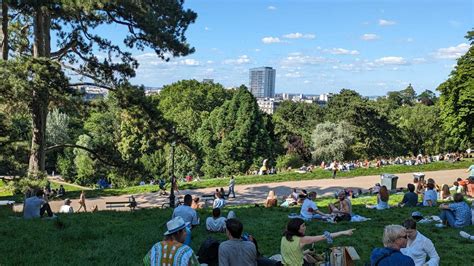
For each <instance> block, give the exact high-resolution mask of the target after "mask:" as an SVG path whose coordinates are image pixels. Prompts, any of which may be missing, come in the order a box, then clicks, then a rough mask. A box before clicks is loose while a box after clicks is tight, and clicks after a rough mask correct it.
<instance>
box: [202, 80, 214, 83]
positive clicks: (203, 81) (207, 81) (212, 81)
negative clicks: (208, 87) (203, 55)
mask: <svg viewBox="0 0 474 266" xmlns="http://www.w3.org/2000/svg"><path fill="white" fill-rule="evenodd" d="M202 83H214V79H203V80H202Z"/></svg>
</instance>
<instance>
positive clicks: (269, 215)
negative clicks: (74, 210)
mask: <svg viewBox="0 0 474 266" xmlns="http://www.w3.org/2000/svg"><path fill="white" fill-rule="evenodd" d="M400 199H401V196H400V195H393V196H391V198H390V204H396V203H397V202H398V201H400ZM375 200H376V199H375V197H365V198H358V199H354V200H353V209H354V212H355V213H356V214H359V215H362V216H365V217H370V218H372V220H370V221H366V222H361V223H349V222H341V223H339V224H328V223H324V222H319V221H313V222H310V223H308V224H307V225H308V228H307V231H306V232H307V234H308V235H315V234H322V233H323V232H324V231H325V230H328V231H331V232H334V231H338V230H345V229H349V228H356V229H357V230H356V231H355V233H354V235H353V236H352V237H340V238H336V239H335V241H334V245H336V246H340V245H350V246H354V247H355V248H356V250H357V252H358V253H359V255H360V256H361V259H362V260H361V261H359V263H358V265H363V264H364V263H365V262H368V261H369V257H370V252H371V250H372V249H373V248H374V247H381V246H382V232H383V228H384V226H385V225H388V224H400V223H401V222H402V221H403V220H404V219H405V218H408V217H410V214H411V212H412V211H414V210H419V211H421V212H422V213H423V215H437V214H439V211H438V209H437V208H393V209H389V210H383V211H377V210H370V209H366V208H365V207H364V205H365V204H366V203H375ZM333 201H334V199H323V200H317V204H318V206H319V207H320V208H321V209H322V210H324V209H325V207H326V206H327V204H328V203H329V202H333ZM228 210H234V211H235V212H236V214H237V216H238V217H239V219H240V220H241V221H242V222H243V224H244V231H245V232H248V233H249V234H251V235H254V236H255V237H256V239H257V240H258V243H259V248H260V252H261V253H263V254H265V255H267V256H269V255H273V254H277V253H280V239H281V233H282V232H283V230H284V228H285V225H286V223H287V222H288V218H287V215H288V214H289V213H292V212H299V209H298V208H296V207H295V208H289V209H285V208H279V207H278V208H270V209H265V208H261V207H253V206H236V207H227V208H225V209H224V211H223V213H224V214H227V211H228ZM210 214H211V210H210V209H203V210H199V215H200V217H201V225H199V226H198V227H197V228H195V229H194V230H193V243H192V248H193V249H194V250H195V251H196V252H197V250H198V249H199V246H200V244H201V243H202V242H203V241H204V240H205V239H206V238H207V237H209V236H212V237H214V238H217V239H220V240H224V239H225V236H224V234H223V233H220V234H216V233H214V234H211V233H208V232H206V230H205V225H204V224H203V223H204V221H205V218H206V217H208V216H210ZM10 215H11V214H10ZM18 215H19V214H18ZM170 217H171V209H165V210H163V209H147V210H139V211H136V212H133V213H131V212H114V211H103V212H98V213H80V214H73V215H60V216H59V219H57V220H29V221H25V220H23V219H21V218H15V217H9V215H8V214H7V213H6V211H5V210H3V211H2V212H0V219H1V220H2V226H1V227H0V254H2V256H0V265H19V264H21V265H29V264H36V265H41V264H44V265H64V264H67V265H140V264H142V259H143V256H144V255H145V254H146V253H147V251H148V250H149V248H150V247H151V246H152V245H153V244H154V243H155V242H157V241H160V240H161V239H162V236H163V232H164V231H165V223H166V222H167V220H168V219H169V218H170ZM418 229H419V230H420V232H422V233H423V234H424V235H426V236H427V237H429V238H430V239H431V240H432V241H433V243H434V244H435V246H436V249H437V251H438V253H439V255H440V257H441V265H473V263H474V256H473V255H472V254H474V242H472V241H468V240H466V239H464V238H461V237H460V236H459V230H457V229H452V228H441V229H440V228H436V227H435V226H434V225H433V224H420V225H419V226H418ZM464 230H465V231H467V232H469V233H471V234H474V226H470V227H468V228H465V229H464ZM315 247H316V250H317V251H319V252H323V251H324V250H325V249H326V248H328V247H329V245H328V244H326V243H323V242H320V243H317V244H316V245H315Z"/></svg>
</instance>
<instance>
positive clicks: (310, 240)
mask: <svg viewBox="0 0 474 266" xmlns="http://www.w3.org/2000/svg"><path fill="white" fill-rule="evenodd" d="M354 230H355V229H349V230H345V231H339V232H336V233H331V238H335V237H338V236H350V235H352V232H353V231H354ZM322 240H326V237H325V236H324V235H319V236H303V237H302V238H301V239H300V247H303V246H305V245H309V244H313V243H315V242H319V241H322Z"/></svg>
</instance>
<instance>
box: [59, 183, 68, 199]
mask: <svg viewBox="0 0 474 266" xmlns="http://www.w3.org/2000/svg"><path fill="white" fill-rule="evenodd" d="M64 195H66V190H65V189H64V186H63V185H59V189H58V197H62V196H64Z"/></svg>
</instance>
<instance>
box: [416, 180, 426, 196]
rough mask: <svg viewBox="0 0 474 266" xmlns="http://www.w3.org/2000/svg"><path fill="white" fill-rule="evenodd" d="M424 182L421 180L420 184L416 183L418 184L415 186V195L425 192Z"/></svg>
mask: <svg viewBox="0 0 474 266" xmlns="http://www.w3.org/2000/svg"><path fill="white" fill-rule="evenodd" d="M426 186H427V185H426V180H421V181H420V182H418V184H417V185H416V193H417V194H423V192H424V191H425V189H426Z"/></svg>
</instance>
